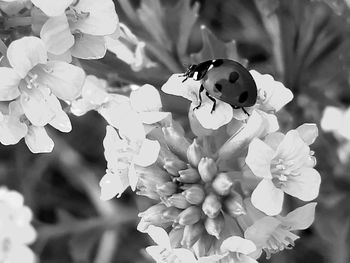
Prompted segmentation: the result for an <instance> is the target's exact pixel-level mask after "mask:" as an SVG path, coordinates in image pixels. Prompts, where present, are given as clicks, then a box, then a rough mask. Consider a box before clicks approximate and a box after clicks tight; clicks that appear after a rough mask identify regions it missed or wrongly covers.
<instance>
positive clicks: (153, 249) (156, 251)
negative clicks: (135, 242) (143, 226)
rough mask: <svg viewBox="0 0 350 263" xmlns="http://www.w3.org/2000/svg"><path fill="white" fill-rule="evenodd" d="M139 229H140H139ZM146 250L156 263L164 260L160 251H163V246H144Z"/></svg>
mask: <svg viewBox="0 0 350 263" xmlns="http://www.w3.org/2000/svg"><path fill="white" fill-rule="evenodd" d="M139 231H140V230H139ZM146 252H147V253H148V254H149V255H150V256H151V257H152V258H153V259H154V260H155V261H156V262H157V263H158V262H162V261H163V262H164V260H163V259H164V256H163V255H162V253H164V248H163V247H161V246H149V247H146Z"/></svg>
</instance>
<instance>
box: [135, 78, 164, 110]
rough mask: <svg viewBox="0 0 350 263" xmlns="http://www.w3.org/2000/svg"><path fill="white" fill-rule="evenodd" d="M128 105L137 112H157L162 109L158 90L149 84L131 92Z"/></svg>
mask: <svg viewBox="0 0 350 263" xmlns="http://www.w3.org/2000/svg"><path fill="white" fill-rule="evenodd" d="M130 103H131V105H132V107H133V108H134V110H136V111H137V112H144V111H159V110H160V109H161V108H162V102H161V100H160V95H159V92H158V90H157V89H156V88H155V87H153V86H152V85H149V84H145V85H143V86H141V87H139V88H138V89H136V90H133V91H132V92H131V94H130Z"/></svg>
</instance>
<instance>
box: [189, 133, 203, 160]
mask: <svg viewBox="0 0 350 263" xmlns="http://www.w3.org/2000/svg"><path fill="white" fill-rule="evenodd" d="M203 157H204V154H203V151H202V148H201V147H200V145H199V144H198V142H197V140H196V139H194V140H193V143H192V144H191V145H190V146H189V147H188V150H187V159H188V162H189V163H190V164H191V165H192V166H193V167H197V166H198V164H199V162H200V160H201V159H202V158H203Z"/></svg>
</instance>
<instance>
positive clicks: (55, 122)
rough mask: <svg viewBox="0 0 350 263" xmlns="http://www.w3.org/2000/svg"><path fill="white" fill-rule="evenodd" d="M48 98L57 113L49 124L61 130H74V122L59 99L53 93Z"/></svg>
mask: <svg viewBox="0 0 350 263" xmlns="http://www.w3.org/2000/svg"><path fill="white" fill-rule="evenodd" d="M47 100H48V103H49V104H50V106H51V109H52V110H53V111H54V113H55V116H54V117H53V119H52V120H51V121H50V122H49V124H50V125H51V126H52V127H54V128H56V129H57V130H59V131H61V132H70V131H71V130H72V124H71V122H70V119H69V117H68V115H67V113H65V112H64V111H63V110H62V106H61V104H60V102H59V100H58V99H57V98H56V96H55V95H52V94H51V95H50V96H48V98H47Z"/></svg>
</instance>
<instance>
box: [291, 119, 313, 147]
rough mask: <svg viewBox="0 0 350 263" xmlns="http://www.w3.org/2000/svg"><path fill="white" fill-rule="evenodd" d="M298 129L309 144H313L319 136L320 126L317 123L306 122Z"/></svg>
mask: <svg viewBox="0 0 350 263" xmlns="http://www.w3.org/2000/svg"><path fill="white" fill-rule="evenodd" d="M296 130H297V131H298V133H299V136H300V137H301V138H302V139H303V141H304V142H305V143H306V144H307V145H311V144H313V143H314V141H315V140H316V138H317V136H318V128H317V125H316V124H315V123H304V124H302V125H300V126H299V127H298V128H297V129H296Z"/></svg>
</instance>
